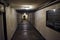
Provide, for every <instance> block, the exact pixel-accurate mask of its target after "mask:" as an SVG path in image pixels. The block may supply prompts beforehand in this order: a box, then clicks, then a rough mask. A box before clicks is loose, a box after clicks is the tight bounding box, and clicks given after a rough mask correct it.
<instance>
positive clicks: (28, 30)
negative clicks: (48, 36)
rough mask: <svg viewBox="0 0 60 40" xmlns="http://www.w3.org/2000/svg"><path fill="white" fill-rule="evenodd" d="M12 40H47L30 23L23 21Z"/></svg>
mask: <svg viewBox="0 0 60 40" xmlns="http://www.w3.org/2000/svg"><path fill="white" fill-rule="evenodd" d="M12 40H45V39H44V38H43V36H42V35H41V34H40V33H39V32H38V31H37V30H36V29H35V27H34V26H33V25H32V24H31V23H29V22H28V21H25V20H24V21H22V22H21V24H19V26H18V27H17V30H16V32H15V34H14V36H13V38H12Z"/></svg>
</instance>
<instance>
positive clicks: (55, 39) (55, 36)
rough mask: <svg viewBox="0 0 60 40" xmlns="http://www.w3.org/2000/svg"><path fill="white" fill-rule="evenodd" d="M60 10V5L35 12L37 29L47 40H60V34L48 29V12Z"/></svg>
mask: <svg viewBox="0 0 60 40" xmlns="http://www.w3.org/2000/svg"><path fill="white" fill-rule="evenodd" d="M57 8H60V3H58V4H54V5H52V6H49V7H46V8H44V9H41V10H38V11H36V12H35V26H36V29H37V30H38V31H39V32H40V33H41V34H42V35H43V36H44V38H45V39H46V40H60V33H59V32H56V31H54V30H52V29H50V28H48V27H46V11H47V10H50V9H57Z"/></svg>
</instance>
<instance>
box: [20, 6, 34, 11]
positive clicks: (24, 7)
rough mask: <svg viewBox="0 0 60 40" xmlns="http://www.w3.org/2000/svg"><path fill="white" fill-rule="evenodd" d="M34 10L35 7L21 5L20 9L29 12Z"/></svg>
mask: <svg viewBox="0 0 60 40" xmlns="http://www.w3.org/2000/svg"><path fill="white" fill-rule="evenodd" d="M33 8H34V7H33V5H21V8H20V9H26V10H28V9H33Z"/></svg>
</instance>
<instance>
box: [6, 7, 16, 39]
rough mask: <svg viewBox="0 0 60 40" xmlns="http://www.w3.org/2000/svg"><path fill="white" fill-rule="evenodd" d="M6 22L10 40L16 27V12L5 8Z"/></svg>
mask: <svg viewBox="0 0 60 40" xmlns="http://www.w3.org/2000/svg"><path fill="white" fill-rule="evenodd" d="M6 22H7V35H8V40H11V38H12V36H13V34H14V32H15V30H16V27H17V20H16V12H15V10H14V9H13V8H11V7H6Z"/></svg>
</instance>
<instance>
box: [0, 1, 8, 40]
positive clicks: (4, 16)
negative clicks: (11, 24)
mask: <svg viewBox="0 0 60 40" xmlns="http://www.w3.org/2000/svg"><path fill="white" fill-rule="evenodd" d="M0 4H1V5H3V7H4V9H3V10H4V12H2V14H3V29H4V38H5V40H7V26H6V9H5V8H6V6H5V5H4V3H1V2H0Z"/></svg>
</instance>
